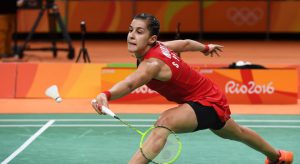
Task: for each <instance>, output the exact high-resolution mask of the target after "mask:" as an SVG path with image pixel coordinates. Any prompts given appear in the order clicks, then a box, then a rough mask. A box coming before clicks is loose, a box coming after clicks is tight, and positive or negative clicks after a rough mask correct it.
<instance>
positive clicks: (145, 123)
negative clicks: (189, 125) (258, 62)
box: [0, 114, 300, 164]
mask: <svg viewBox="0 0 300 164" xmlns="http://www.w3.org/2000/svg"><path fill="white" fill-rule="evenodd" d="M119 116H120V117H121V118H123V119H124V120H125V121H128V122H129V123H130V124H132V125H134V126H136V127H138V128H139V129H140V130H146V129H147V128H148V127H150V126H151V125H152V124H153V123H154V121H155V120H156V118H157V116H158V115H150V114H147V115H145V114H144V115H141V114H121V115H119ZM233 118H234V119H235V120H236V121H237V122H238V123H240V124H242V125H245V126H248V127H250V128H252V129H253V130H255V131H256V132H258V133H259V134H260V135H261V136H263V137H264V138H265V139H266V140H267V141H269V142H270V143H271V144H272V145H274V146H275V147H277V148H280V149H286V150H291V151H293V152H294V155H295V159H294V163H295V164H297V163H298V164H299V163H300V158H299V155H300V142H299V139H300V115H294V116H292V115H233ZM43 130H44V131H43ZM179 137H180V138H181V140H182V143H183V149H182V153H181V156H180V158H179V159H178V160H177V161H176V163H179V164H181V163H184V164H202V163H203V164H218V163H222V164H241V163H243V164H253V163H255V164H262V163H264V159H265V157H264V156H263V155H262V154H260V153H258V152H256V151H254V150H252V149H250V148H249V147H247V146H245V145H243V144H241V143H238V142H234V141H230V140H224V139H222V138H219V137H217V136H215V135H214V134H213V133H212V132H211V131H209V130H204V131H199V132H195V133H187V134H179ZM139 139H140V136H139V135H138V134H136V132H135V131H133V130H131V129H129V128H128V127H126V126H124V125H123V124H121V123H120V122H119V121H117V120H114V119H111V118H110V117H109V116H99V115H96V114H49V115H48V114H47V115H39V114H35V115H28V114H26V115H22V114H19V115H7V114H5V115H0V162H1V164H2V163H6V162H8V163H12V164H31V163H34V164H41V163H43V164H48V163H49V164H50V163H51V164H52V163H55V164H59V163H61V164H68V163H72V164H73V163H78V164H79V163H81V164H82V163H91V164H93V163H99V164H102V163H103V164H108V163H109V164H119V163H120V164H122V163H127V161H128V160H129V159H130V158H131V155H132V154H133V153H134V152H135V151H136V150H137V148H138V144H139Z"/></svg>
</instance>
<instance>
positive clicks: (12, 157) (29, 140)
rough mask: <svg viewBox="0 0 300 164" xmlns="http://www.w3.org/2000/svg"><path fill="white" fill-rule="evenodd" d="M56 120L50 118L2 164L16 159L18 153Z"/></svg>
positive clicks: (2, 163)
mask: <svg viewBox="0 0 300 164" xmlns="http://www.w3.org/2000/svg"><path fill="white" fill-rule="evenodd" d="M54 122H55V120H49V121H48V122H47V123H46V124H45V125H44V126H43V127H41V128H40V129H39V130H38V131H37V132H36V133H35V134H34V135H32V136H31V137H30V138H29V139H28V140H27V141H26V142H24V143H23V145H21V146H20V147H19V148H18V149H17V150H16V151H15V152H13V153H12V154H11V155H10V156H9V157H7V158H6V159H5V160H4V161H2V162H1V164H7V163H8V162H10V161H11V160H12V159H14V158H15V157H16V156H17V155H18V154H20V153H21V152H22V151H23V150H24V149H25V148H26V147H27V146H28V145H30V144H31V143H32V142H33V141H34V140H35V139H36V138H37V137H38V136H39V135H41V134H42V133H43V132H44V131H45V130H46V129H47V128H49V127H50V126H51V125H52V124H53V123H54Z"/></svg>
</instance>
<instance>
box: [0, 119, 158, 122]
mask: <svg viewBox="0 0 300 164" xmlns="http://www.w3.org/2000/svg"><path fill="white" fill-rule="evenodd" d="M48 120H50V119H0V122H42V121H48ZM55 120H56V121H61V122H72V121H80V122H93V121H94V122H118V121H119V120H116V119H55ZM122 120H124V121H132V122H154V121H156V119H122Z"/></svg>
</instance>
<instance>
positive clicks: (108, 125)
mask: <svg viewBox="0 0 300 164" xmlns="http://www.w3.org/2000/svg"><path fill="white" fill-rule="evenodd" d="M40 126H41V125H0V128H12V127H40ZM132 126H134V127H150V126H153V125H151V124H149V125H140V124H137V125H132ZM243 126H246V127H249V128H279V129H280V128H281V129H299V128H300V126H297V125H243ZM51 127H127V126H126V125H123V124H60V125H59V124H58V125H52V126H51Z"/></svg>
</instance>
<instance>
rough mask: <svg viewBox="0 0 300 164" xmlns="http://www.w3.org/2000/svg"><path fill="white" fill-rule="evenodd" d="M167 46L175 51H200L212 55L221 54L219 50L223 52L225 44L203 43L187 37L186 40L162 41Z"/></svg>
mask: <svg viewBox="0 0 300 164" xmlns="http://www.w3.org/2000/svg"><path fill="white" fill-rule="evenodd" d="M162 43H163V44H164V45H165V46H167V47H168V48H169V49H171V50H173V51H175V52H178V53H180V52H186V51H200V52H202V53H203V54H204V55H205V56H208V55H211V56H213V55H214V54H216V55H217V56H219V52H222V49H221V48H223V46H221V45H217V44H208V45H205V44H202V43H200V42H197V41H194V40H190V39H185V40H173V41H166V42H162Z"/></svg>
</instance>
